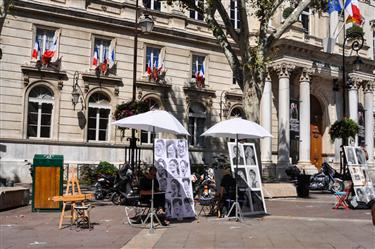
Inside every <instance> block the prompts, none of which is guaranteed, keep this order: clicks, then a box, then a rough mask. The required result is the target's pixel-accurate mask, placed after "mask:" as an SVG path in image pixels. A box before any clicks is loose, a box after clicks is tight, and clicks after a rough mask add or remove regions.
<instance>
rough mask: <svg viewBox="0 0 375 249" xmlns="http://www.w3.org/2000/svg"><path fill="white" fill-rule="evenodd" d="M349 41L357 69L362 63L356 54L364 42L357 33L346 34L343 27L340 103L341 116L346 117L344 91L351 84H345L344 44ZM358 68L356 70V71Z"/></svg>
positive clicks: (361, 36)
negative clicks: (350, 40)
mask: <svg viewBox="0 0 375 249" xmlns="http://www.w3.org/2000/svg"><path fill="white" fill-rule="evenodd" d="M349 39H353V42H352V45H351V50H352V51H354V52H356V53H357V58H356V59H355V61H354V64H355V65H356V66H357V67H358V66H359V65H360V64H361V63H362V61H361V59H360V58H359V55H358V52H359V50H361V49H362V47H363V43H364V42H365V40H364V38H363V34H362V33H360V32H357V31H353V32H350V33H349V34H346V31H345V27H344V41H343V43H342V82H343V91H342V102H343V116H345V115H346V101H345V96H346V95H345V89H346V88H348V87H349V86H350V85H351V83H350V82H349V83H347V82H346V68H345V60H346V59H345V44H346V42H347V41H348V40H349ZM358 69H359V68H356V70H358Z"/></svg>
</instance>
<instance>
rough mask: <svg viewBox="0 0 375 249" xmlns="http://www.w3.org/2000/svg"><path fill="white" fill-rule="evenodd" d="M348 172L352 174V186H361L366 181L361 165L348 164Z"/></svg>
mask: <svg viewBox="0 0 375 249" xmlns="http://www.w3.org/2000/svg"><path fill="white" fill-rule="evenodd" d="M348 167H349V172H350V175H351V176H352V181H353V184H354V186H363V185H365V183H366V176H365V174H364V171H363V169H362V167H361V166H358V165H349V166H348Z"/></svg>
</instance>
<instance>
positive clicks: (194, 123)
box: [189, 104, 207, 146]
mask: <svg viewBox="0 0 375 249" xmlns="http://www.w3.org/2000/svg"><path fill="white" fill-rule="evenodd" d="M206 115H207V114H206V109H205V108H204V106H202V105H201V104H192V105H191V106H190V108H189V133H190V135H191V137H190V142H189V143H190V144H191V145H194V146H203V145H204V138H203V137H201V136H200V135H201V134H202V133H203V131H204V127H205V123H206Z"/></svg>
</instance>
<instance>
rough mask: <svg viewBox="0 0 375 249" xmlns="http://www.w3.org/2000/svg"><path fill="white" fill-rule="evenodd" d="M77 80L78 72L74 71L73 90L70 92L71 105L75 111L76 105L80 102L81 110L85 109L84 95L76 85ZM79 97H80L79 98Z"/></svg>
mask: <svg viewBox="0 0 375 249" xmlns="http://www.w3.org/2000/svg"><path fill="white" fill-rule="evenodd" d="M78 80H79V72H78V71H75V72H74V75H73V90H72V104H73V110H75V108H76V105H77V104H78V103H79V102H80V103H81V110H83V109H86V105H85V100H84V99H83V98H84V94H83V92H82V89H81V87H80V86H79V84H78ZM80 95H81V96H82V97H80Z"/></svg>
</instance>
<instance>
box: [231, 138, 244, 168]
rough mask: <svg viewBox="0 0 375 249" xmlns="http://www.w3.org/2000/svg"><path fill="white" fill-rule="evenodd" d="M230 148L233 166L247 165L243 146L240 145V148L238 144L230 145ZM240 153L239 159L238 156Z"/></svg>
mask: <svg viewBox="0 0 375 249" xmlns="http://www.w3.org/2000/svg"><path fill="white" fill-rule="evenodd" d="M228 146H229V155H230V161H231V164H233V165H237V161H238V165H245V159H244V158H245V157H244V152H243V146H242V144H238V148H237V145H236V143H228ZM237 152H238V157H237V156H236V155H237Z"/></svg>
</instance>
